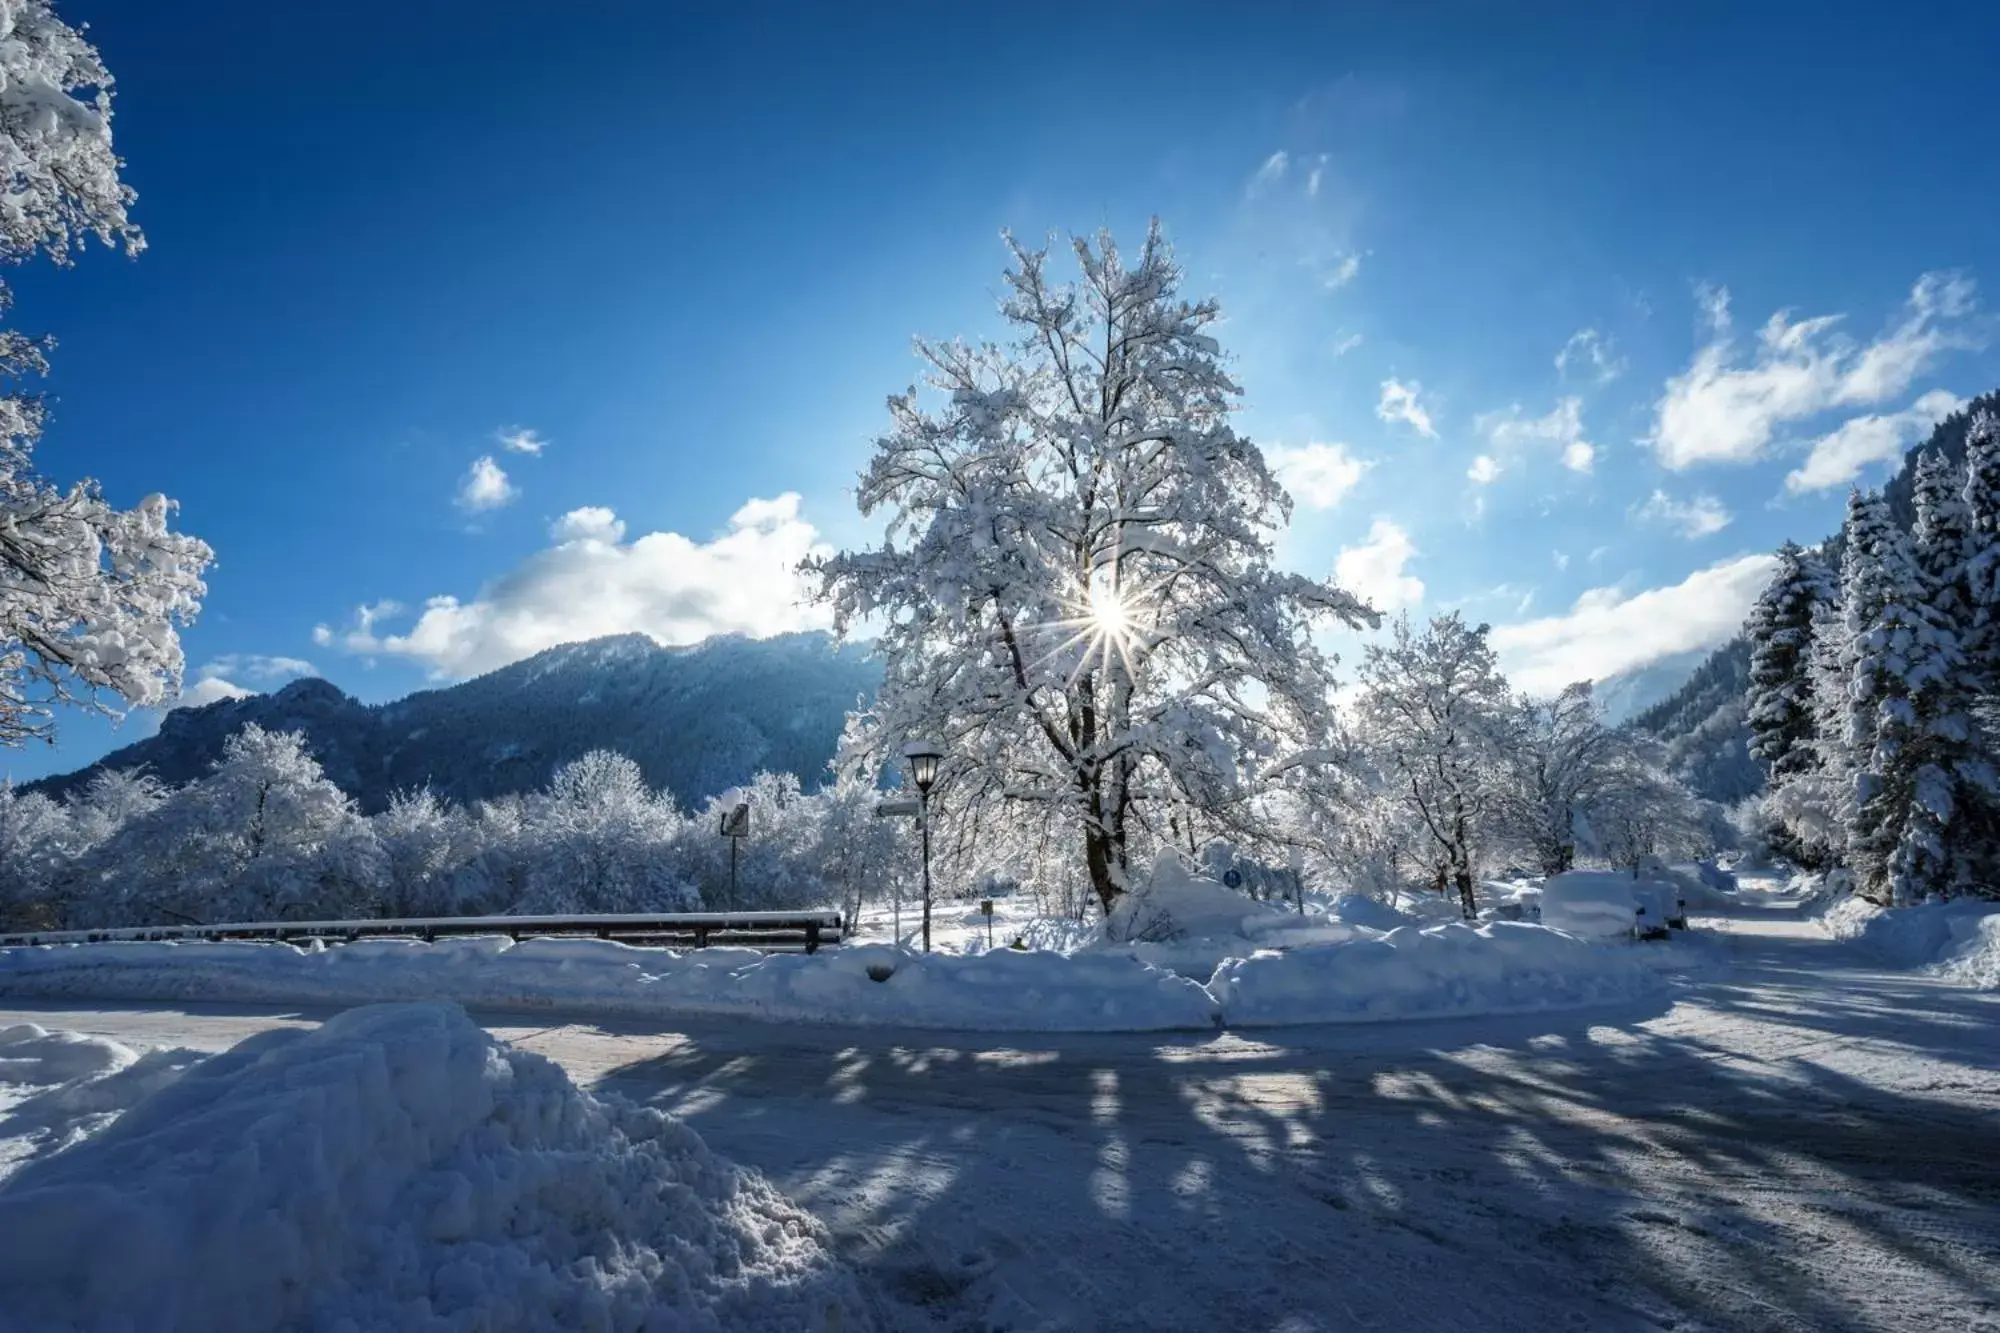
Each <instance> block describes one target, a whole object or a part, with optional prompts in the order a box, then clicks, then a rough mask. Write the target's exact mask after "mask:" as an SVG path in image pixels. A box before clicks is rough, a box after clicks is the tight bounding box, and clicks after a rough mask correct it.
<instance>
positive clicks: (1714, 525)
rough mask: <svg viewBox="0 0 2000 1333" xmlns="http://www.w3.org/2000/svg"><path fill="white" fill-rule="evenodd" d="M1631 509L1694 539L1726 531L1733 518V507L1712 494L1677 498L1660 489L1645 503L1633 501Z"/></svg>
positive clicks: (1639, 516) (1634, 514) (1635, 514)
mask: <svg viewBox="0 0 2000 1333" xmlns="http://www.w3.org/2000/svg"><path fill="white" fill-rule="evenodd" d="M1631 513H1632V517H1634V518H1636V519H1638V520H1639V521H1641V522H1643V523H1663V524H1665V525H1667V526H1668V527H1671V528H1675V529H1678V530H1679V532H1680V534H1681V536H1683V537H1686V538H1687V539H1688V540H1690V541H1693V540H1694V539H1695V538H1697V537H1708V536H1712V535H1714V534H1715V533H1718V532H1720V531H1722V530H1723V529H1724V528H1726V527H1728V526H1729V520H1730V514H1729V510H1728V509H1726V508H1725V507H1724V506H1723V503H1722V501H1720V500H1718V499H1716V498H1715V497H1714V496H1712V495H1697V496H1695V497H1694V498H1692V499H1689V500H1676V499H1674V498H1673V497H1672V496H1671V495H1668V494H1667V493H1666V492H1665V491H1659V490H1656V491H1654V492H1653V493H1652V495H1651V496H1650V497H1648V498H1647V500H1646V502H1645V503H1644V504H1637V505H1633V506H1632V509H1631Z"/></svg>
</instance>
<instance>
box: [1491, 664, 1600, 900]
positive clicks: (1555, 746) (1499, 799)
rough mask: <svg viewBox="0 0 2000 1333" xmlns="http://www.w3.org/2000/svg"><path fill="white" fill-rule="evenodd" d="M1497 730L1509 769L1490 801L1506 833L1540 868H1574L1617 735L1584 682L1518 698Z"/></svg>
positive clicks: (1556, 872) (1550, 870) (1544, 870)
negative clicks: (1507, 720)
mask: <svg viewBox="0 0 2000 1333" xmlns="http://www.w3.org/2000/svg"><path fill="white" fill-rule="evenodd" d="M1498 734H1499V736H1500V738H1501V759H1502V761H1503V762H1504V763H1505V765H1506V770H1507V771H1506V775H1505V777H1504V778H1503V779H1501V780H1499V781H1498V784H1497V790H1496V792H1495V797H1494V800H1495V808H1496V813H1497V815H1498V818H1499V820H1500V823H1501V825H1502V828H1503V830H1504V836H1506V837H1507V838H1508V839H1509V840H1510V841H1512V842H1513V843H1515V844H1517V845H1518V846H1519V847H1521V848H1522V849H1524V850H1525V851H1526V852H1527V853H1528V855H1530V856H1531V857H1533V858H1534V861H1535V864H1536V865H1537V866H1539V867H1540V869H1541V871H1542V873H1543V874H1545V875H1559V874H1561V873H1562V872H1563V871H1565V870H1570V869H1573V868H1574V867H1575V865H1576V855H1577V848H1578V846H1579V844H1580V843H1581V842H1583V841H1584V840H1585V839H1586V837H1587V835H1588V832H1589V826H1590V809H1591V806H1592V804H1593V802H1594V801H1595V800H1596V798H1597V796H1598V794H1599V792H1600V791H1601V790H1602V788H1603V786H1604V783H1605V780H1606V777H1607V775H1608V774H1609V773H1610V771H1611V769H1612V766H1613V764H1614V763H1616V762H1617V760H1618V758H1619V752H1620V749H1621V747H1622V745H1623V741H1622V739H1621V738H1620V737H1619V736H1618V735H1617V734H1616V733H1615V732H1613V731H1612V730H1611V729H1610V728H1609V727H1607V726H1605V725H1604V716H1603V713H1602V711H1601V710H1600V709H1599V708H1598V706H1597V700H1596V697H1595V696H1594V694H1593V693H1592V691H1591V686H1590V682H1589V681H1580V682H1578V683H1577V684H1574V685H1570V686H1568V687H1567V688H1565V689H1563V690H1562V691H1561V692H1559V693H1558V694H1557V695H1556V696H1555V697H1554V698H1553V699H1524V700H1522V701H1521V702H1520V703H1519V704H1518V706H1517V707H1516V708H1515V710H1514V713H1513V717H1512V719H1511V726H1509V727H1507V728H1505V729H1503V730H1502V731H1501V732H1500V733H1498Z"/></svg>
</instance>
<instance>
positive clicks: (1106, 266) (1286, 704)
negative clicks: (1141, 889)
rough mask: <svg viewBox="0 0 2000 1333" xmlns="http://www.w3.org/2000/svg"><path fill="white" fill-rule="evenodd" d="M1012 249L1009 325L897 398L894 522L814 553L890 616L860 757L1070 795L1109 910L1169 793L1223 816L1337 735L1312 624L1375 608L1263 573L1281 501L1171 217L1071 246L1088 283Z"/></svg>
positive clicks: (946, 357)
mask: <svg viewBox="0 0 2000 1333" xmlns="http://www.w3.org/2000/svg"><path fill="white" fill-rule="evenodd" d="M1008 243H1009V245H1010V247H1011V249H1012V252H1013V257H1014V266H1013V268H1012V269H1011V270H1010V271H1009V272H1008V273H1007V274H1006V278H1005V281H1006V285H1007V297H1006V299H1005V301H1004V302H1003V304H1002V306H1001V313H1002V314H1003V316H1004V317H1005V319H1006V320H1007V322H1008V323H1009V324H1010V325H1011V326H1012V329H1013V331H1014V335H1015V336H1014V341H1013V342H1012V343H1011V344H1009V345H1006V346H1001V345H995V344H990V343H988V344H981V345H977V346H974V345H968V344H965V343H962V342H952V343H928V342H924V343H919V344H918V351H919V354H920V355H921V356H922V358H923V359H924V361H925V362H927V363H928V366H929V375H928V383H929V384H930V386H931V387H932V388H933V389H935V390H936V391H937V393H938V394H940V395H941V401H938V402H935V403H933V404H931V405H929V406H926V405H923V404H920V402H919V397H918V393H917V391H916V390H914V389H912V390H911V391H909V392H908V393H906V394H902V395H899V396H896V397H893V398H891V399H890V401H889V410H890V415H891V419H892V425H891V428H890V430H889V432H888V433H887V434H885V435H884V436H882V437H881V438H880V439H879V440H878V441H877V442H876V446H875V454H874V458H873V460H872V462H871V463H870V465H869V468H868V470H867V472H866V473H865V474H864V475H863V477H862V482H861V487H860V493H859V503H860V507H861V511H862V513H863V514H875V513H877V512H878V511H884V510H886V511H887V512H888V513H889V516H890V518H889V523H888V528H887V532H886V533H885V539H884V541H883V543H882V545H881V546H880V547H878V548H875V549H870V550H862V551H853V552H847V553H844V554H841V555H838V556H836V557H833V558H831V559H829V560H825V561H821V562H816V563H815V564H814V566H813V568H814V570H815V572H816V573H817V574H818V576H819V579H820V590H821V595H822V596H823V597H824V598H825V599H826V600H827V601H828V602H829V603H830V604H831V605H832V607H833V610H834V615H835V620H836V623H837V625H838V626H839V627H840V628H841V629H842V630H843V631H845V630H847V629H849V628H851V627H853V626H855V625H857V624H859V623H862V622H864V621H865V622H867V623H869V624H870V626H871V627H874V626H879V637H878V638H877V645H878V649H877V651H878V653H879V655H880V656H881V658H882V660H883V662H884V679H883V684H882V689H881V692H880V694H879V696H878V698H877V700H876V702H875V705H874V707H873V709H872V710H871V712H870V715H869V719H868V720H869V723H870V725H869V727H868V728H867V731H866V733H865V734H866V738H867V739H866V740H865V742H864V743H863V746H862V748H861V752H860V753H859V754H853V753H851V754H850V756H849V758H850V760H856V759H858V760H860V761H862V762H863V764H864V765H865V766H866V767H867V768H868V770H869V771H871V772H872V771H878V770H879V769H881V768H883V767H886V766H888V764H890V763H891V762H893V760H894V756H895V755H896V753H897V750H898V747H899V746H900V745H901V744H902V743H903V742H904V741H905V740H908V739H914V738H918V737H927V738H928V737H935V738H936V739H939V740H942V741H944V742H945V743H946V747H947V752H948V758H947V759H946V761H945V768H944V773H943V777H942V779H941V785H940V789H939V793H938V795H939V798H941V799H942V800H943V801H945V802H949V803H951V804H952V805H955V806H956V807H957V808H958V809H959V810H960V811H964V810H966V809H969V808H972V807H981V806H992V805H1011V806H1016V807H1054V808H1055V809H1056V810H1057V811H1058V812H1059V817H1060V819H1061V821H1062V822H1063V824H1065V825H1066V826H1067V827H1068V828H1070V829H1071V830H1072V836H1074V837H1075V838H1076V840H1077V843H1079V844H1080V850H1081V851H1082V853H1083V860H1084V863H1085V865H1086V867H1087V869H1088V873H1089V876H1090V882H1091V886H1092V888H1093V890H1094V892H1095V893H1096V896H1097V898H1098V900H1099V901H1100V903H1102V904H1103V906H1104V907H1105V908H1106V909H1107V910H1108V909H1109V907H1110V905H1111V903H1112V902H1113V901H1114V900H1115V899H1116V898H1117V896H1118V895H1119V894H1120V893H1122V892H1123V891H1124V890H1125V887H1126V884H1127V876H1128V869H1129V867H1130V866H1131V864H1132V862H1133V860H1134V857H1135V851H1137V850H1138V848H1139V845H1140V844H1142V843H1143V842H1144V840H1145V839H1146V838H1148V837H1152V838H1157V837H1159V835H1160V834H1161V833H1163V832H1164V830H1163V829H1162V828H1160V827H1158V826H1159V825H1160V824H1163V823H1164V817H1165V815H1166V814H1167V813H1168V811H1169V810H1170V809H1173V808H1184V809H1188V810H1192V811H1195V812H1198V813H1200V814H1203V815H1206V816H1209V817H1212V818H1216V819H1222V818H1226V817H1227V816H1228V814H1229V812H1230V811H1231V810H1232V809H1233V810H1238V811H1241V810H1245V809H1247V808H1248V803H1249V799H1250V797H1252V796H1253V795H1254V794H1255V793H1256V792H1258V791H1259V790H1260V789H1261V788H1262V787H1263V785H1264V784H1265V783H1266V782H1267V781H1268V780H1269V779H1270V777H1271V776H1272V775H1273V774H1274V773H1276V772H1277V771H1279V770H1280V769H1282V768H1284V767H1285V766H1287V765H1290V764H1297V763H1302V762H1310V761H1312V760H1314V759H1315V758H1316V757H1317V756H1319V755H1321V754H1323V753H1324V751H1323V739H1324V737H1325V736H1326V734H1327V733H1328V731H1329V729H1330V727H1331V725H1332V709H1331V704H1330V697H1331V693H1332V683H1333V682H1332V678H1331V671H1330V663H1329V659H1328V658H1327V656H1326V655H1325V654H1324V653H1323V652H1322V651H1321V650H1320V649H1319V647H1318V646H1317V645H1316V644H1315V643H1314V641H1313V638H1312V634H1311V631H1312V630H1313V628H1314V627H1315V626H1316V625H1321V624H1345V625H1351V626H1358V625H1362V624H1366V623H1372V622H1373V620H1374V614H1373V612H1371V611H1370V610H1369V609H1368V608H1367V607H1366V606H1365V605H1364V604H1363V603H1361V602H1360V601H1359V600H1357V599H1356V598H1354V597H1353V596H1351V595H1350V594H1348V593H1346V592H1344V591H1342V590H1341V589H1339V588H1337V587H1334V586H1332V585H1331V584H1329V583H1325V582H1320V581H1316V580H1313V579H1308V578H1304V577H1301V576H1299V575H1295V574H1289V573H1284V572H1280V571H1278V570H1276V569H1274V568H1273V567H1272V565H1271V562H1270V545H1269V538H1270V535H1271V533H1272V532H1273V531H1274V530H1275V529H1276V528H1277V527H1278V526H1279V525H1280V524H1282V523H1284V522H1286V521H1287V520H1288V519H1289V515H1290V500H1289V497H1287V496H1286V494H1285V492H1284V490H1283V488H1282V487H1281V486H1280V485H1279V484H1278V482H1277V481H1276V479H1275V478H1274V477H1273V476H1272V474H1271V471H1270V469H1269V467H1268V466H1267V465H1266V463H1265V460H1264V456H1263V454H1262V452H1261V451H1260V450H1259V449H1258V448H1257V447H1256V446H1255V445H1254V444H1252V443H1251V442H1250V441H1248V440H1246V439H1244V438H1242V437H1241V436H1239V435H1238V434H1237V433H1236V432H1235V430H1234V429H1233V428H1232V426H1231V413H1232V412H1233V411H1234V409H1235V407H1236V405H1237V400H1238V398H1239V397H1240V390H1239V389H1238V387H1237V385H1236V384H1235V382H1234V381H1233V380H1232V379H1231V378H1230V377H1229V375H1228V373H1227V372H1226V371H1225V370H1224V368H1223V363H1222V355H1221V349H1220V348H1219V346H1218V345H1217V343H1216V341H1215V339H1214V337H1213V336H1212V335H1211V333H1210V332H1209V330H1210V328H1211V326H1213V325H1214V323H1215V321H1216V319H1217V317H1218V315H1219V313H1220V312H1219V308H1218V307H1217V305H1216V304H1215V302H1213V301H1200V302H1192V303H1191V302H1188V301H1186V300H1184V299H1182V298H1181V296H1180V294H1179V292H1180V284H1181V276H1182V275H1181V272H1180V270H1179V268H1178V267H1176V265H1175V264H1174V262H1173V258H1172V256H1171V254H1170V252H1169V248H1168V246H1167V243H1166V241H1165V239H1164V238H1163V237H1162V235H1161V233H1160V230H1159V228H1158V226H1157V225H1155V226H1154V227H1153V228H1152V229H1150V230H1149V231H1148V233H1147V235H1146V240H1145V243H1144V245H1143V246H1142V247H1141V249H1140V252H1139V254H1138V255H1137V257H1136V262H1131V263H1128V262H1127V261H1126V259H1125V258H1124V257H1123V256H1122V255H1121V254H1120V252H1119V251H1118V249H1117V247H1116V246H1115V244H1114V243H1113V242H1112V240H1111V238H1110V237H1109V236H1108V235H1101V236H1099V237H1098V238H1097V240H1096V241H1095V243H1092V242H1089V241H1085V240H1081V239H1079V240H1078V241H1076V242H1075V245H1074V250H1075V257H1076V261H1077V264H1078V266H1079V268H1080V270H1081V281H1080V282H1078V283H1076V284H1074V285H1058V284H1056V283H1054V282H1053V281H1052V280H1051V279H1050V277H1049V275H1048V262H1047V253H1046V251H1034V250H1029V249H1026V248H1024V247H1022V246H1020V245H1017V244H1015V243H1014V242H1013V241H1012V240H1011V238H1010V239H1009V242H1008ZM1021 813H1022V815H1024V816H1026V817H1029V818H1033V817H1034V816H1033V815H1030V814H1028V812H1027V811H1025V810H1023V811H1022V812H1021ZM1149 819H1150V820H1151V821H1152V822H1151V823H1150V824H1149Z"/></svg>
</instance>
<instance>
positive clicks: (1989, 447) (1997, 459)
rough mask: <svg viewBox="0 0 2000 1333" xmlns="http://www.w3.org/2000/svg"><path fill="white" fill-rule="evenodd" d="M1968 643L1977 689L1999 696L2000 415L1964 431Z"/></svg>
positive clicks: (1981, 417)
mask: <svg viewBox="0 0 2000 1333" xmlns="http://www.w3.org/2000/svg"><path fill="white" fill-rule="evenodd" d="M1961 498H1962V499H1963V502H1964V507H1963V518H1962V521H1963V523H1964V524H1965V550H1964V554H1963V556H1962V557H1961V564H1962V566H1963V569H1964V574H1963V578H1964V587H1965V599H1966V603H1967V605H1966V617H1967V630H1966V639H1965V643H1964V645H1963V647H1964V650H1965V661H1966V666H1967V669H1968V670H1969V672H1970V673H1971V681H1972V686H1973V688H1974V690H1975V691H1976V692H1977V693H1979V694H1981V695H1984V696H1988V697H1991V696H1994V695H2000V417H1996V416H1995V415H1994V414H1993V413H1991V412H1979V413H1977V414H1976V415H1975V416H1974V417H1973V418H1972V421H1971V424H1970V425H1969V426H1968V427H1967V429H1966V433H1965V489H1964V491H1963V492H1961Z"/></svg>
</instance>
